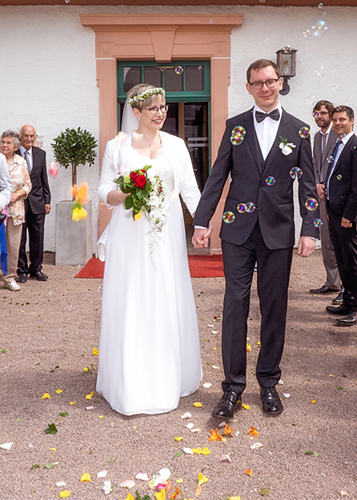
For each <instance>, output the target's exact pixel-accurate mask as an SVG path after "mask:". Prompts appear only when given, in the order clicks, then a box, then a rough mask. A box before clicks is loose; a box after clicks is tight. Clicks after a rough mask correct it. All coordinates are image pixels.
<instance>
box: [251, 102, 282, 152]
mask: <svg viewBox="0 0 357 500" xmlns="http://www.w3.org/2000/svg"><path fill="white" fill-rule="evenodd" d="M274 109H278V110H279V114H280V116H279V120H273V119H272V118H269V117H267V118H265V119H264V120H263V121H261V122H260V123H258V122H257V120H256V118H255V112H256V111H261V112H262V113H265V111H263V110H262V109H260V108H258V106H257V105H256V104H255V105H254V108H253V121H254V128H255V131H256V134H257V137H258V142H259V146H260V149H261V152H262V155H263V158H264V160H265V159H266V157H267V156H268V154H269V151H270V150H271V147H272V145H273V144H274V141H275V138H276V134H277V133H278V128H279V125H280V120H281V114H282V109H281V104H280V102H279V104H278V105H277V107H276V108H274ZM271 111H273V110H272V109H271V110H270V111H269V113H270V112H271Z"/></svg>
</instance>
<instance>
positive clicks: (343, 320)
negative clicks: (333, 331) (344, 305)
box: [336, 311, 356, 326]
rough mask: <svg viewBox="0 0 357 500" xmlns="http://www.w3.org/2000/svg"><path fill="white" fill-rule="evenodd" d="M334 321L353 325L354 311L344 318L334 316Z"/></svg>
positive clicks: (344, 324) (354, 321) (354, 320)
mask: <svg viewBox="0 0 357 500" xmlns="http://www.w3.org/2000/svg"><path fill="white" fill-rule="evenodd" d="M336 321H338V323H339V324H340V325H343V326H353V325H355V324H356V311H352V312H351V313H350V314H349V315H348V316H346V317H345V318H336Z"/></svg>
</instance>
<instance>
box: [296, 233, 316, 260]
mask: <svg viewBox="0 0 357 500" xmlns="http://www.w3.org/2000/svg"><path fill="white" fill-rule="evenodd" d="M315 246H316V241H315V240H314V239H313V238H310V236H300V239H299V245H298V255H300V257H310V255H311V254H312V253H313V251H314V250H315Z"/></svg>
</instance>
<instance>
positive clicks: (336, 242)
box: [325, 106, 357, 326]
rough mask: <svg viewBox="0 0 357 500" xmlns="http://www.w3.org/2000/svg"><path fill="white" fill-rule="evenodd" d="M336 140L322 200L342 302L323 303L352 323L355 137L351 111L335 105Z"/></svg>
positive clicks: (356, 268) (356, 234)
mask: <svg viewBox="0 0 357 500" xmlns="http://www.w3.org/2000/svg"><path fill="white" fill-rule="evenodd" d="M332 121H333V128H334V130H335V132H336V134H337V135H338V139H339V140H338V141H337V144H336V148H335V150H334V153H333V158H334V160H333V162H331V163H330V166H329V169H328V171H327V174H326V181H325V185H326V195H325V196H326V200H327V211H328V216H329V223H330V232H331V240H332V243H333V246H334V248H335V254H336V259H337V265H338V269H339V271H340V276H341V280H342V284H343V286H344V289H345V290H344V292H343V303H342V304H341V305H340V306H338V307H334V306H327V307H326V310H327V311H328V312H329V313H331V314H335V315H342V316H345V317H342V318H337V321H338V322H339V324H341V325H344V326H352V325H354V324H356V310H357V229H356V221H357V137H356V136H355V134H354V132H353V124H354V112H353V109H352V108H350V107H349V106H338V107H337V108H335V109H334V111H333V115H332Z"/></svg>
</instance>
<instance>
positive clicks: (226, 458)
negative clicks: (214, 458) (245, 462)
mask: <svg viewBox="0 0 357 500" xmlns="http://www.w3.org/2000/svg"><path fill="white" fill-rule="evenodd" d="M219 461H220V462H229V463H230V464H231V463H232V459H231V457H230V456H229V455H228V453H227V454H226V455H222V456H220V457H219Z"/></svg>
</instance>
